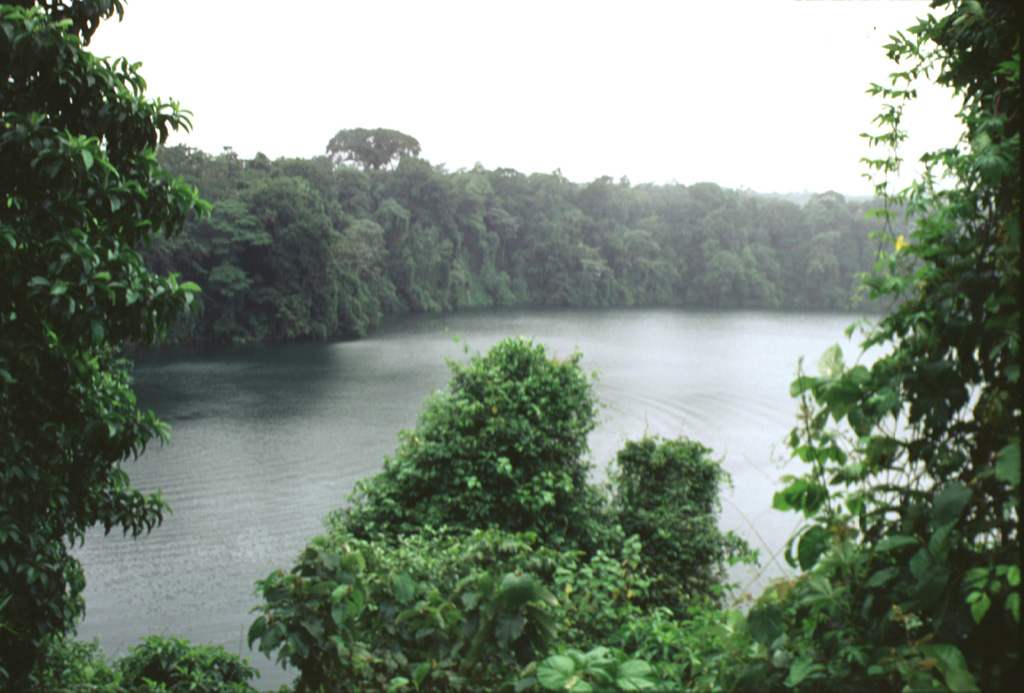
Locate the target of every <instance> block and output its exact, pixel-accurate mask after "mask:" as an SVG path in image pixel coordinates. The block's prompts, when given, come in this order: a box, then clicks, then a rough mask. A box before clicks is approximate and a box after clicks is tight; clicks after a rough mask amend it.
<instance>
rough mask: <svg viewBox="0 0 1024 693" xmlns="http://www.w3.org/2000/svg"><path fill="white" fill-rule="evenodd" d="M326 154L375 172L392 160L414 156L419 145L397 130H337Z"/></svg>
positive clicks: (417, 151)
mask: <svg viewBox="0 0 1024 693" xmlns="http://www.w3.org/2000/svg"><path fill="white" fill-rule="evenodd" d="M327 153H328V154H330V155H331V156H332V157H333V158H335V159H337V160H339V161H352V162H355V163H357V164H359V165H360V166H362V167H363V170H366V171H379V170H380V169H382V168H384V167H385V166H387V165H388V164H390V163H391V162H392V161H394V160H395V159H401V158H402V157H406V156H412V157H415V156H418V155H419V153H420V143H419V142H418V141H417V140H416V138H415V137H412V136H410V135H406V134H405V133H402V132H399V131H398V130H388V129H386V128H376V129H374V130H367V129H366V128H354V129H351V130H339V131H338V134H336V135H335V136H334V137H332V138H331V141H330V142H328V143H327Z"/></svg>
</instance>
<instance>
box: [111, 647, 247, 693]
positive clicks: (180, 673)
mask: <svg viewBox="0 0 1024 693" xmlns="http://www.w3.org/2000/svg"><path fill="white" fill-rule="evenodd" d="M118 667H119V668H120V670H121V674H122V685H123V686H124V687H125V688H126V689H128V690H157V691H167V692H168V693H186V692H187V691H208V692H209V693H228V692H229V691H230V692H241V691H253V690H254V689H253V687H252V686H251V685H249V681H250V680H251V679H253V678H255V677H257V676H259V673H258V672H257V671H256V669H254V668H253V667H251V666H249V665H248V660H244V661H243V660H241V659H239V657H238V655H235V654H231V653H230V652H227V651H225V650H224V648H222V647H215V646H213V645H192V644H190V643H189V641H188V640H184V639H182V638H174V637H167V638H165V637H161V636H158V635H151V636H149V637H146V638H143V640H142V644H141V645H137V646H135V647H133V648H131V649H130V650H129V653H128V654H127V655H125V656H124V657H123V658H121V659H120V660H118Z"/></svg>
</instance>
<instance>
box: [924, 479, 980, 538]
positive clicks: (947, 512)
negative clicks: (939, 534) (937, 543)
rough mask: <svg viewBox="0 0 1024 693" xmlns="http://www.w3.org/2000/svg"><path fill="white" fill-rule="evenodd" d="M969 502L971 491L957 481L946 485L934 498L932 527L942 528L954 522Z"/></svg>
mask: <svg viewBox="0 0 1024 693" xmlns="http://www.w3.org/2000/svg"><path fill="white" fill-rule="evenodd" d="M970 502H971V489H969V488H967V487H966V486H964V485H963V484H961V483H960V482H958V481H954V482H952V483H950V484H947V485H946V487H945V488H943V489H942V491H941V492H939V495H938V496H937V497H936V498H935V504H934V505H933V507H932V527H933V528H938V527H943V526H945V525H948V524H952V523H954V522H956V521H957V520H958V519H959V518H960V514H961V513H963V511H964V508H966V507H967V504H968V503H970Z"/></svg>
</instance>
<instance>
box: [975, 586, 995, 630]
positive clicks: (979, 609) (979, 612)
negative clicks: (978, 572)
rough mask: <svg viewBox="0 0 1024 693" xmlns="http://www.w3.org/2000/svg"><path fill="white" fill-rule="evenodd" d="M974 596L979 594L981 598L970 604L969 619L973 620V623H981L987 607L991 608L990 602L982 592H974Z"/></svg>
mask: <svg viewBox="0 0 1024 693" xmlns="http://www.w3.org/2000/svg"><path fill="white" fill-rule="evenodd" d="M974 594H980V595H981V596H980V597H978V599H976V600H975V601H974V603H973V604H971V617H972V618H974V622H975V623H981V619H983V618H985V614H987V613H988V610H989V607H991V606H992V600H991V599H989V597H988V595H987V594H985V593H984V592H975V593H974Z"/></svg>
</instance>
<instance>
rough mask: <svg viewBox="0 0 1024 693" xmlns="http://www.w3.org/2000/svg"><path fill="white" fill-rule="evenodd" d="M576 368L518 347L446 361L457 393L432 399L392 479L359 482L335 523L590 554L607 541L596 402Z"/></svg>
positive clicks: (366, 532)
mask: <svg viewBox="0 0 1024 693" xmlns="http://www.w3.org/2000/svg"><path fill="white" fill-rule="evenodd" d="M580 358H581V357H580V354H579V353H574V354H572V355H571V356H569V357H568V358H566V359H564V360H562V361H559V360H556V359H554V358H551V357H549V356H548V355H547V354H546V353H545V350H544V347H543V346H541V345H535V344H533V343H532V342H531V341H529V340H525V339H521V338H516V339H506V340H504V341H502V342H499V343H498V344H496V345H495V346H494V347H492V348H491V350H490V351H489V352H488V353H487V354H486V355H483V356H480V355H477V356H474V357H473V358H472V359H471V360H470V361H469V363H467V364H461V363H456V362H450V363H449V365H450V367H451V370H452V379H451V382H450V383H449V392H447V393H438V394H435V395H434V396H432V397H431V398H430V399H428V400H427V402H426V405H425V406H424V409H423V412H422V413H421V414H420V417H419V421H418V423H417V426H416V428H414V429H413V430H412V431H403V432H402V433H401V434H400V439H401V444H400V446H399V449H398V452H397V453H396V454H395V456H394V457H393V458H390V459H387V460H385V462H384V471H383V472H381V473H380V474H378V475H376V476H375V477H373V478H371V479H370V480H368V481H364V482H360V483H359V484H357V486H356V491H355V492H354V494H353V497H352V501H353V506H352V507H350V508H346V509H344V510H341V511H339V513H338V514H337V515H336V521H338V522H341V523H342V524H344V525H345V527H347V528H348V530H349V531H350V532H351V533H352V534H353V535H355V536H358V537H370V536H374V535H376V534H384V535H387V536H392V537H394V536H397V535H400V534H408V533H414V532H417V531H418V530H419V528H421V527H423V526H431V527H441V526H446V527H448V529H449V530H452V531H461V532H469V531H472V530H475V529H484V528H488V527H497V528H501V529H504V530H506V531H510V532H527V531H528V532H535V533H536V534H537V535H538V536H539V537H540V538H541V540H542V541H543V542H545V543H551V544H554V545H568V546H577V545H581V544H585V545H592V544H593V543H594V542H595V541H596V540H595V539H594V536H593V535H595V534H601V533H602V532H603V530H600V529H598V527H600V525H601V523H599V522H595V520H594V516H595V515H599V514H600V509H601V506H602V499H601V497H600V496H599V495H598V494H597V492H596V491H595V490H594V489H593V487H591V486H589V485H588V484H587V473H588V471H589V464H588V463H587V462H586V460H585V459H584V455H585V454H586V452H587V442H586V437H587V434H588V433H589V432H590V431H591V430H593V428H594V426H595V411H596V402H595V399H594V394H593V390H592V387H591V384H590V381H589V379H588V378H587V376H586V375H585V374H584V373H583V372H582V370H581V369H580V366H579V360H580Z"/></svg>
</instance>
